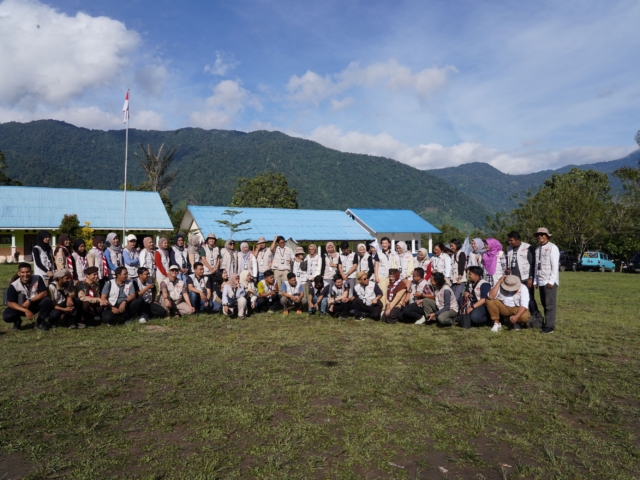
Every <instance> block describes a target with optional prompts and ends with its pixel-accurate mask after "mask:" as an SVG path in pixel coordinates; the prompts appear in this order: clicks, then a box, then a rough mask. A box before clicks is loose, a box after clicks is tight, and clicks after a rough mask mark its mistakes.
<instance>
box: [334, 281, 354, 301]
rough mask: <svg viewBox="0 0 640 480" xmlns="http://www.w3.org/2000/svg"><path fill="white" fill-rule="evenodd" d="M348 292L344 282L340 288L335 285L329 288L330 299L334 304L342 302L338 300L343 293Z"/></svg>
mask: <svg viewBox="0 0 640 480" xmlns="http://www.w3.org/2000/svg"><path fill="white" fill-rule="evenodd" d="M348 291H349V286H348V285H347V284H346V282H343V283H342V288H338V287H336V286H335V285H334V286H333V287H331V293H330V295H331V298H333V299H334V300H335V301H336V302H342V300H340V298H341V297H342V296H343V295H344V292H348ZM347 296H349V294H348V293H347Z"/></svg>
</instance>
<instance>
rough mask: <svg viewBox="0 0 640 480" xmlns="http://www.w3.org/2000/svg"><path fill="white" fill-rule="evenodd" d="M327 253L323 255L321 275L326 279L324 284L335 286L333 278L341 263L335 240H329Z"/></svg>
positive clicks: (326, 246)
mask: <svg viewBox="0 0 640 480" xmlns="http://www.w3.org/2000/svg"><path fill="white" fill-rule="evenodd" d="M325 250H326V253H325V254H324V255H323V256H322V262H321V263H320V275H322V278H323V280H324V284H325V285H326V286H328V287H329V291H331V287H333V278H334V277H335V276H336V273H338V265H340V255H338V252H336V246H335V245H334V244H333V242H327V244H326V245H325Z"/></svg>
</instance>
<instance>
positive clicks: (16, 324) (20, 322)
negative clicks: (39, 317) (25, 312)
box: [11, 319, 22, 330]
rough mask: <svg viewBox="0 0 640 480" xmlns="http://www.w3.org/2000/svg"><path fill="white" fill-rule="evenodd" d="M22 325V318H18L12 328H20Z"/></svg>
mask: <svg viewBox="0 0 640 480" xmlns="http://www.w3.org/2000/svg"><path fill="white" fill-rule="evenodd" d="M21 325H22V320H20V319H18V320H16V321H15V322H13V325H12V326H11V330H20V326H21Z"/></svg>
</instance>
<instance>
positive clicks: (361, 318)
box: [356, 317, 364, 322]
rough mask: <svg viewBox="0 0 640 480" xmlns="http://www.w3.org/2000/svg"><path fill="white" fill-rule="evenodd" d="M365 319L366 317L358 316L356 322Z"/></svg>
mask: <svg viewBox="0 0 640 480" xmlns="http://www.w3.org/2000/svg"><path fill="white" fill-rule="evenodd" d="M363 321H364V317H358V318H356V322H363Z"/></svg>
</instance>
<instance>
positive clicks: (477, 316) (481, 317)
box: [471, 305, 489, 326]
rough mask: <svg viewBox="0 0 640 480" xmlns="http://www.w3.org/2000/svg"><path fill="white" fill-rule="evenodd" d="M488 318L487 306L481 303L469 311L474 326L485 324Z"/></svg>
mask: <svg viewBox="0 0 640 480" xmlns="http://www.w3.org/2000/svg"><path fill="white" fill-rule="evenodd" d="M488 320H489V316H488V315H487V308H486V307H485V306H484V305H482V306H480V307H478V308H474V309H473V310H472V311H471V323H472V324H473V325H476V326H481V325H486V324H487V322H488Z"/></svg>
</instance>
